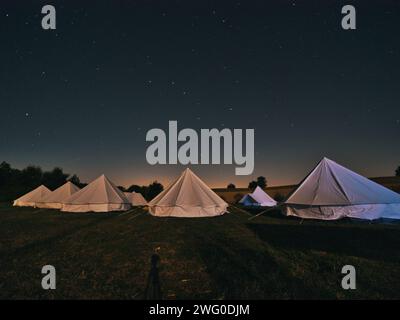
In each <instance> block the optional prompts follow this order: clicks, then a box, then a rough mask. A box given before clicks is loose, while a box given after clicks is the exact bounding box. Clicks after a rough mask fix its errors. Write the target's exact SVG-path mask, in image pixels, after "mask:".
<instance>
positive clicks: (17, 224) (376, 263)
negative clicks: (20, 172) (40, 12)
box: [0, 205, 400, 299]
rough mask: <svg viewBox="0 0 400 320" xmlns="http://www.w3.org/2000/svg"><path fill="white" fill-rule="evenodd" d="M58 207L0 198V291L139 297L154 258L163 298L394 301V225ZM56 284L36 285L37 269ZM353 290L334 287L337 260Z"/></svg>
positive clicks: (397, 253) (398, 294)
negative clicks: (52, 274)
mask: <svg viewBox="0 0 400 320" xmlns="http://www.w3.org/2000/svg"><path fill="white" fill-rule="evenodd" d="M231 211H232V213H231V214H227V215H224V216H222V217H217V218H206V219H176V218H155V217H152V216H149V215H148V214H146V213H145V212H144V211H142V210H137V211H135V212H133V213H128V214H120V213H111V214H67V213H60V212H58V211H55V210H39V209H31V208H12V207H10V206H8V205H0V298H3V299H15V298H22V299H38V298H39V299H65V298H72V299H143V298H144V297H145V296H146V286H147V279H148V276H149V272H150V268H151V265H150V259H151V257H152V255H154V254H157V255H158V256H159V257H160V264H159V279H160V286H161V291H162V297H163V298H164V299H201V298H203V299H385V298H386V299H395V298H397V299H399V298H400V225H398V224H370V223H365V222H355V221H339V222H320V221H301V220H298V219H289V218H285V217H280V216H277V215H274V214H268V215H264V216H261V217H259V218H257V219H254V220H251V221H249V220H248V216H247V215H246V214H244V213H243V212H240V211H238V210H236V209H231ZM46 264H51V265H54V266H55V267H56V269H57V289H56V290H54V291H44V290H43V289H41V278H42V275H41V268H42V266H44V265H46ZM345 264H351V265H354V266H355V267H356V270H357V290H353V291H345V290H343V289H341V285H340V283H341V277H342V275H341V268H342V266H343V265H345Z"/></svg>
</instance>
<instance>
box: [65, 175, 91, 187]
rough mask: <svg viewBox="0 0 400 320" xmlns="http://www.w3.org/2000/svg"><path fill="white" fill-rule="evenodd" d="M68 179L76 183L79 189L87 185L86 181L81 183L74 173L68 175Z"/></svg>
mask: <svg viewBox="0 0 400 320" xmlns="http://www.w3.org/2000/svg"><path fill="white" fill-rule="evenodd" d="M68 181H69V182H71V183H73V184H74V185H76V186H77V187H79V188H81V189H82V188H84V187H86V186H87V183H82V182H81V179H79V177H78V176H77V175H76V174H74V175H72V176H70V177H69V178H68Z"/></svg>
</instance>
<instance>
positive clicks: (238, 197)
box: [233, 193, 244, 203]
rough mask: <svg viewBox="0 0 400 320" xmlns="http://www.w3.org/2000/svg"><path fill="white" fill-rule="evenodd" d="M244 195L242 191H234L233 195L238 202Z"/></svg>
mask: <svg viewBox="0 0 400 320" xmlns="http://www.w3.org/2000/svg"><path fill="white" fill-rule="evenodd" d="M243 197H244V195H243V194H242V193H236V194H235V196H234V197H233V199H234V201H235V203H239V201H240V200H242V198H243Z"/></svg>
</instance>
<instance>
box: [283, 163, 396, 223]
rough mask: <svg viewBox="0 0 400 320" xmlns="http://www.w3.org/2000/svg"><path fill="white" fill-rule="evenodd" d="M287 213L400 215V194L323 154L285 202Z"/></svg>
mask: <svg viewBox="0 0 400 320" xmlns="http://www.w3.org/2000/svg"><path fill="white" fill-rule="evenodd" d="M285 204H286V213H287V215H292V216H298V217H301V218H310V219H322V220H334V219H340V218H342V217H351V218H359V219H368V220H374V219H379V218H388V219H400V194H398V193H396V192H394V191H392V190H389V189H387V188H385V187H383V186H381V185H379V184H377V183H375V182H373V181H371V180H369V179H367V178H365V177H363V176H361V175H359V174H357V173H355V172H353V171H351V170H349V169H347V168H345V167H343V166H341V165H339V164H337V163H336V162H334V161H332V160H329V159H327V158H323V159H322V160H321V161H320V162H319V163H318V165H317V166H316V167H315V168H314V169H313V170H312V171H311V173H310V174H309V175H308V176H307V177H306V178H305V179H304V180H303V181H302V182H301V184H300V185H299V186H298V187H297V188H296V189H295V190H294V191H293V192H292V194H291V195H290V196H289V197H288V199H287V200H286V202H285Z"/></svg>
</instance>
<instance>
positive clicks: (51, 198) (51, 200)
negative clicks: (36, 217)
mask: <svg viewBox="0 0 400 320" xmlns="http://www.w3.org/2000/svg"><path fill="white" fill-rule="evenodd" d="M79 190H80V189H79V188H78V187H77V186H76V185H74V184H73V183H72V182H70V181H68V182H67V183H65V184H64V185H62V186H61V187H59V188H58V189H56V190H54V191H53V192H52V193H50V194H49V195H47V196H46V197H44V198H43V199H42V201H39V202H38V203H37V207H38V208H48V209H61V208H62V202H63V201H64V200H66V199H68V198H69V197H70V196H71V195H73V194H74V193H75V192H77V191H79Z"/></svg>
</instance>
